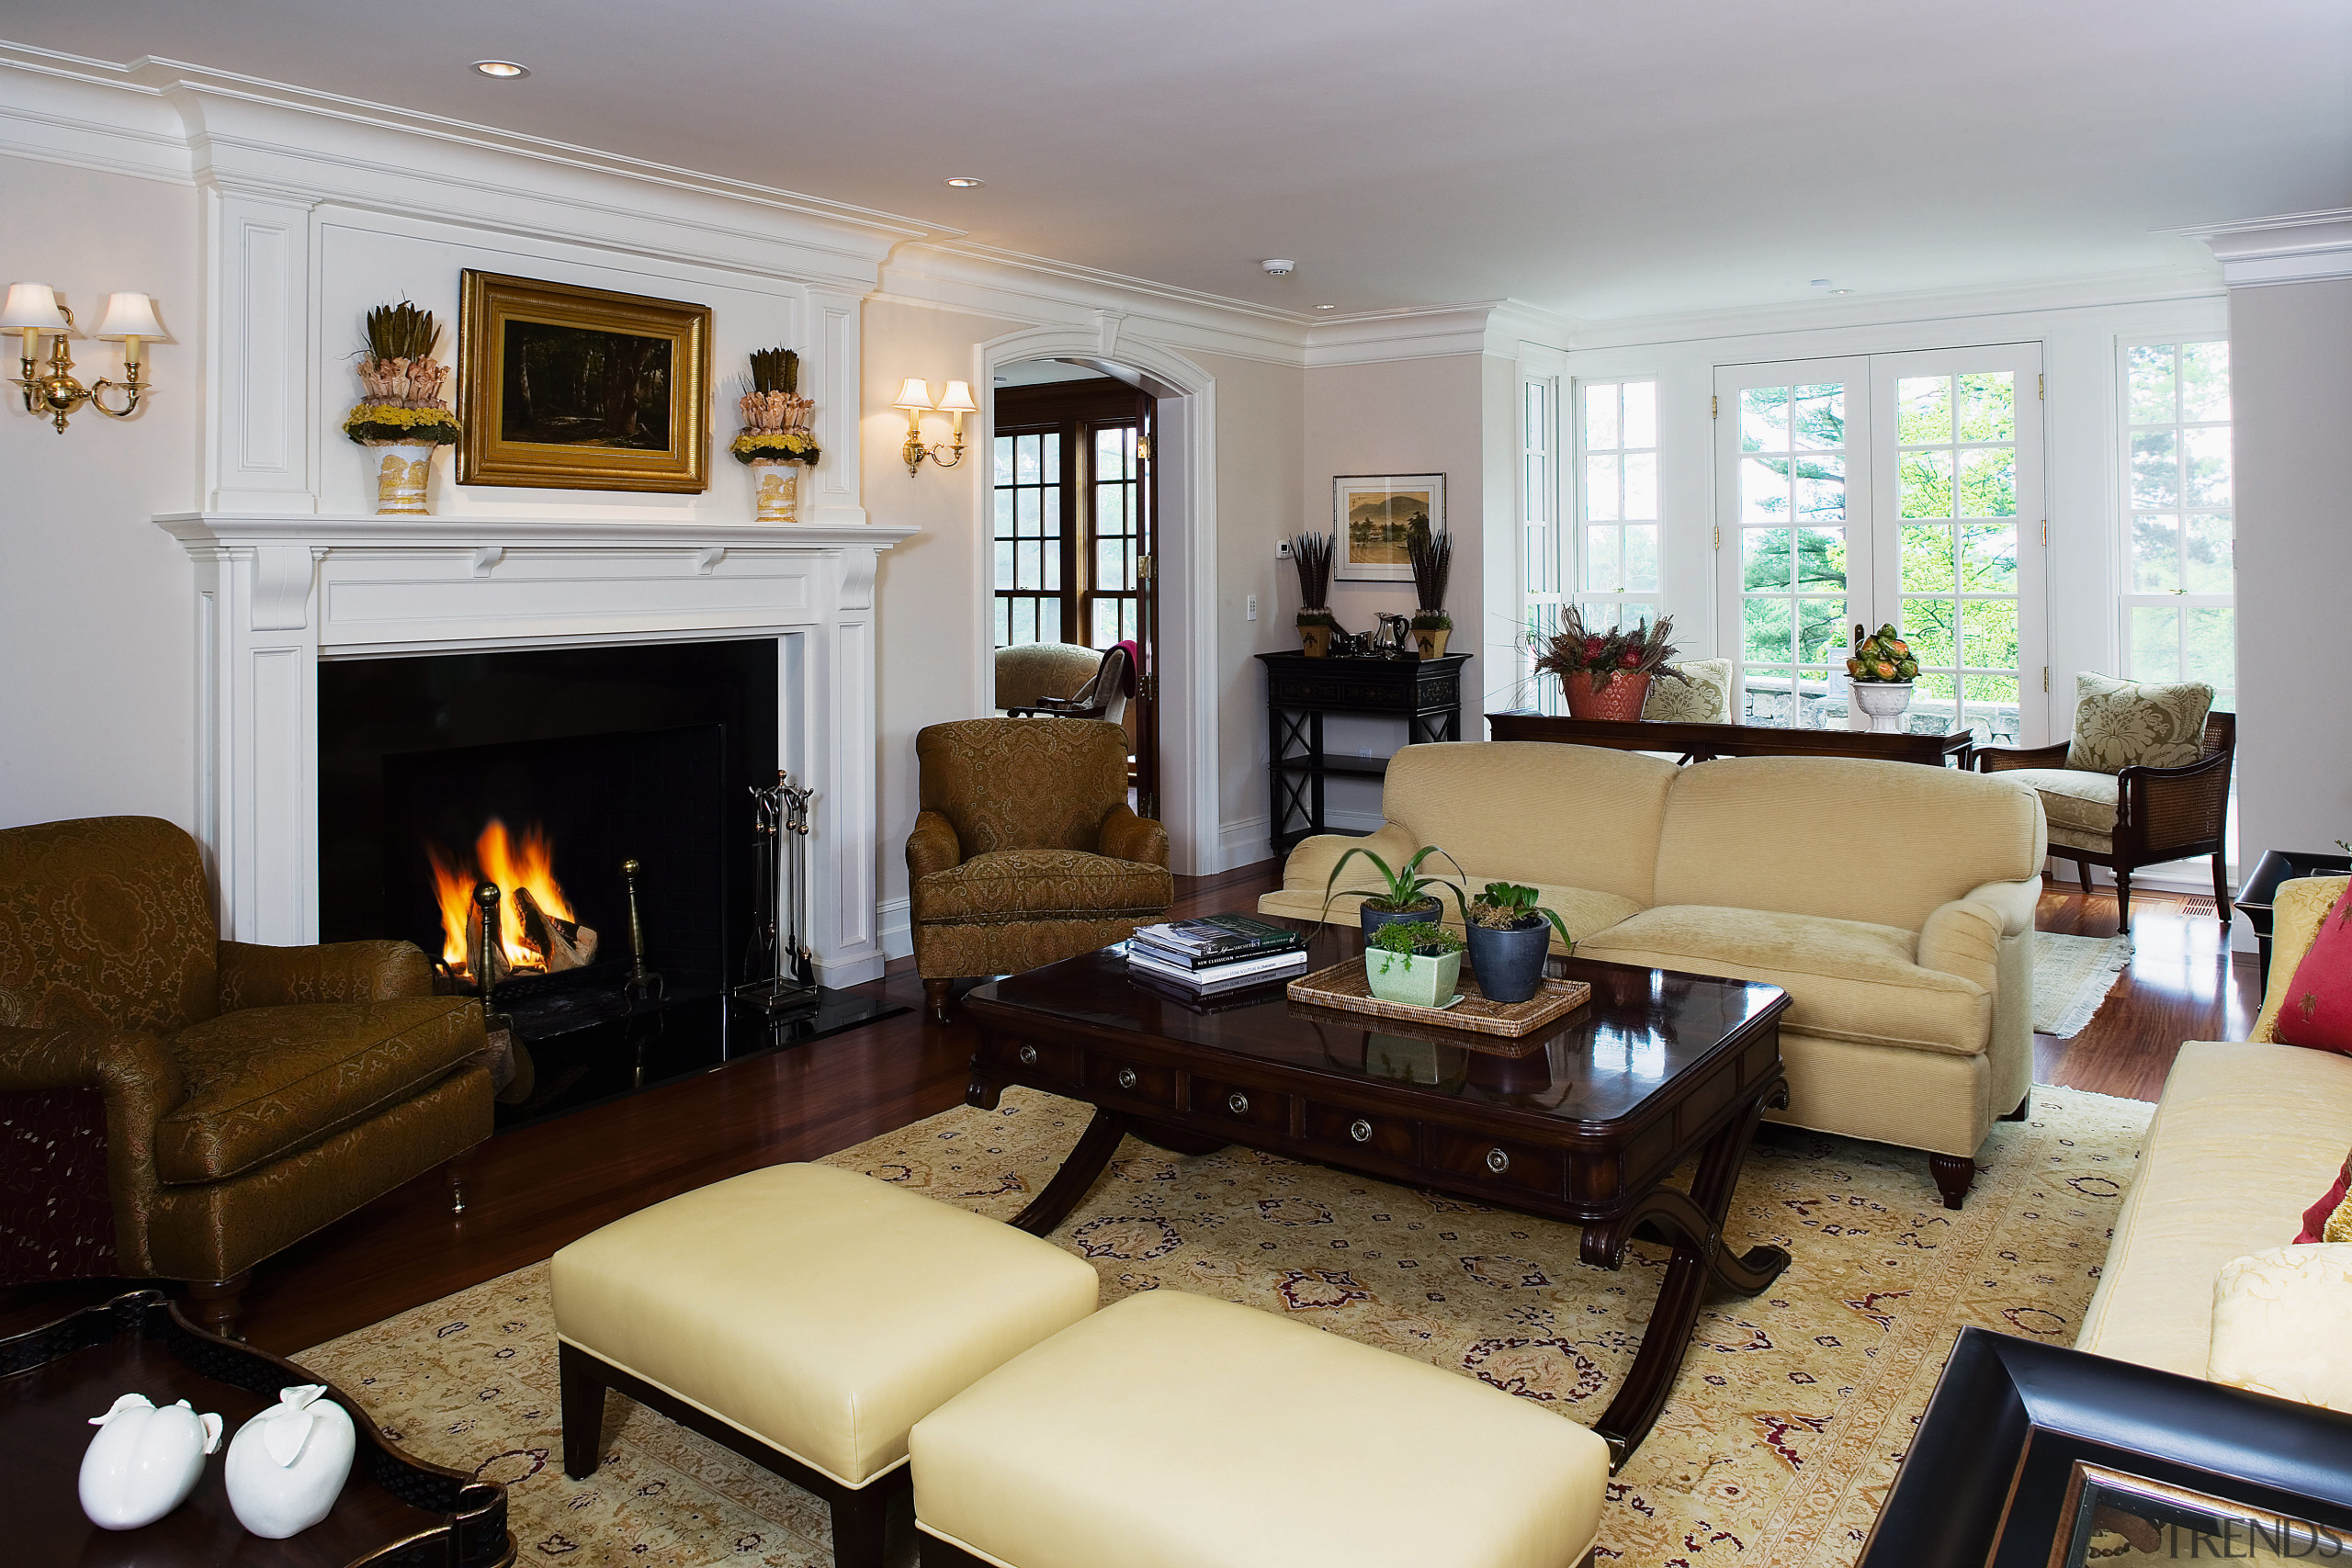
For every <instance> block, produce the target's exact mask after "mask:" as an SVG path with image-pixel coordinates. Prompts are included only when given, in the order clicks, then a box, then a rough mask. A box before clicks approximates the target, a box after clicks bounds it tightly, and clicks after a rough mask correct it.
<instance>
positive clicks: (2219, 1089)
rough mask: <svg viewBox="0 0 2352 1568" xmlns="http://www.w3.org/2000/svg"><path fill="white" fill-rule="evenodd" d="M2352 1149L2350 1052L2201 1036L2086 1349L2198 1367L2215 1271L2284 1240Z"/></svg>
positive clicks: (2182, 1066)
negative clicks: (2342, 1053) (2347, 1054)
mask: <svg viewBox="0 0 2352 1568" xmlns="http://www.w3.org/2000/svg"><path fill="white" fill-rule="evenodd" d="M2346 1148H2352V1057H2345V1056H2338V1055H2333V1054H2331V1053H2328V1052H2324V1051H2301V1050H2297V1049H2296V1048H2295V1047H2293V1046H2291V1045H2275V1044H2265V1043H2252V1042H2247V1041H2191V1042H2189V1043H2187V1044H2185V1045H2183V1046H2182V1047H2181V1048H2180V1054H2179V1055H2177V1056H2176V1057H2175V1058H2174V1059H2173V1065H2172V1072H2171V1074H2170V1076H2169V1077H2166V1078H2165V1090H2164V1098H2163V1099H2162V1100H2159V1101H2158V1102H2157V1105H2156V1114H2155V1117H2154V1120H2153V1121H2151V1122H2149V1123H2148V1135H2147V1137H2146V1139H2145V1140H2144V1141H2143V1143H2142V1144H2141V1145H2140V1168H2139V1170H2138V1172H2137V1174H2136V1175H2134V1174H2132V1173H2129V1172H2125V1171H2118V1172H2116V1173H2115V1176H2116V1179H2118V1180H2119V1181H2123V1180H2128V1181H2129V1182H2130V1183H2131V1195H2130V1196H2129V1197H2128V1198H2126V1199H2125V1200H2124V1202H2123V1211H2122V1213H2120V1214H2118V1215H2117V1216H2116V1219H2115V1240H2114V1242H2113V1244H2112V1245H2111V1246H2109V1248H2108V1253H2107V1261H2106V1263H2105V1264H2104V1265H2103V1266H2102V1271H2101V1274H2100V1278H2099V1284H2098V1294H2096V1295H2094V1296H2093V1297H2092V1298H2091V1304H2090V1308H2089V1310H2088V1312H2087V1313H2086V1314H2085V1317H2084V1320H2083V1327H2082V1332H2081V1333H2080V1334H2078V1335H2077V1336H2076V1337H2075V1348H2076V1349H2077V1350H2088V1351H2091V1352H2093V1353H2095V1354H2098V1355H2101V1356H2113V1357H2115V1358H2116V1359H2119V1360H2125V1361H2136V1362H2138V1363H2139V1364H2140V1365H2142V1366H2143V1367H2155V1368H2157V1369H2159V1370H2161V1371H2168V1372H2178V1373H2180V1374H2181V1375H2182V1376H2184V1377H2192V1378H2201V1377H2203V1376H2204V1375H2205V1371H2206V1363H2207V1359H2208V1356H2209V1352H2210V1350H2211V1324H2212V1319H2213V1280H2214V1277H2215V1276H2216V1275H2218V1274H2219V1273H2220V1272H2221V1269H2222V1265H2223V1264H2225V1263H2227V1262H2229V1261H2230V1260H2231V1259H2232V1258H2238V1257H2241V1256H2243V1255H2244V1254H2245V1250H2246V1248H2247V1247H2250V1246H2262V1245H2264V1244H2266V1243H2271V1242H2278V1241H2283V1240H2285V1239H2286V1238H2287V1237H2289V1236H2291V1235H2294V1234H2295V1232H2296V1227H2297V1226H2298V1225H2300V1224H2301V1223H2302V1213H2303V1207H2304V1205H2305V1204H2307V1203H2309V1202H2310V1201H2312V1195H2313V1194H2314V1193H2318V1192H2323V1191H2325V1190H2326V1189H2327V1184H2328V1181H2329V1179H2331V1178H2333V1177H2334V1176H2335V1170H2336V1167H2337V1164H2338V1162H2340V1161H2341V1160H2342V1159H2343V1158H2344V1151H2345V1150H2346Z"/></svg>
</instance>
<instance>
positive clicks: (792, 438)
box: [727, 348, 820, 523]
mask: <svg viewBox="0 0 2352 1568" xmlns="http://www.w3.org/2000/svg"><path fill="white" fill-rule="evenodd" d="M741 408H742V411H743V434H741V435H738V436H737V437H736V438H735V439H734V441H733V442H731V443H730V444H729V446H728V448H727V449H728V450H729V451H730V452H732V453H734V454H735V460H736V461H737V462H739V463H741V464H743V465H745V466H746V467H748V468H750V469H751V470H752V482H753V483H754V484H755V485H756V486H757V487H758V490H757V497H758V504H759V513H758V520H759V521H760V522H762V523H797V522H798V521H799V520H800V499H799V491H800V473H799V470H800V469H802V468H813V467H815V466H816V462H817V458H818V457H819V456H820V454H819V452H818V450H817V438H816V436H814V435H813V434H809V421H810V420H811V419H812V418H813V417H814V416H815V414H816V412H817V404H816V402H815V401H814V400H812V399H809V398H804V397H802V396H800V355H797V354H795V353H794V352H793V351H792V350H790V349H788V348H762V349H754V350H753V351H752V389H751V390H750V391H749V392H746V393H745V394H744V395H743V400H742V402H741Z"/></svg>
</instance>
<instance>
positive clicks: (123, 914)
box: [0, 817, 491, 1334]
mask: <svg viewBox="0 0 2352 1568" xmlns="http://www.w3.org/2000/svg"><path fill="white" fill-rule="evenodd" d="M484 1050H485V1042H484V1040H483V1036H482V1020H481V1008H480V1007H479V1006H478V1005H476V1004H475V1003H473V1002H471V1001H469V1000H468V999H466V998H460V997H436V996H435V995H434V994H433V976H432V971H431V970H430V969H429V968H428V967H427V966H426V964H425V960H424V954H423V953H419V952H418V951H417V950H416V949H415V948H414V947H413V946H411V945H410V944H409V943H407V942H338V943H335V944H334V945H332V946H324V947H258V946H254V945H252V944H250V943H246V942H222V941H220V934H219V931H218V929H217V928H216V927H215V925H214V924H213V919H212V904H211V893H210V889H209V887H208V886H207V885H206V882H205V876H204V864H203V862H202V860H201V859H200V858H199V857H198V852H197V847H196V841H195V840H193V839H191V838H189V837H188V836H187V834H186V833H184V832H182V831H181V830H180V829H177V828H175V827H174V826H172V825H171V824H170V823H168V822H160V821H157V820H155V819H154V818H149V817H99V818H89V819H87V820H84V821H76V822H49V823H43V824H41V825H40V826H38V827H30V828H11V829H6V830H5V831H0V1283H10V1284H14V1283H20V1282H25V1281H29V1280H51V1279H77V1278H93V1277H97V1278H103V1277H107V1276H111V1275H130V1276H135V1277H141V1278H161V1279H166V1280H187V1281H188V1284H189V1292H188V1293H189V1295H190V1297H191V1298H192V1300H193V1305H194V1307H195V1309H196V1313H197V1315H198V1318H199V1320H201V1321H202V1322H203V1324H204V1325H205V1326H207V1327H210V1328H212V1329H214V1330H215V1331H216V1332H220V1333H223V1334H227V1333H232V1332H233V1330H234V1327H235V1323H236V1315H237V1305H238V1300H237V1298H238V1292H240V1291H241V1290H242V1289H243V1285H244V1282H245V1280H246V1278H247V1276H248V1275H249V1273H250V1272H251V1270H252V1269H253V1267H254V1264H256V1263H258V1262H260V1261H261V1260H262V1259H264V1258H267V1257H269V1256H270V1255H271V1254H273V1253H275V1252H277V1251H279V1250H280V1249H282V1248H284V1247H287V1246H288V1245H290V1244H292V1243H293V1242H295V1241H298V1240H300V1238H301V1237H303V1236H305V1235H309V1234H310V1233H311V1232H312V1231H314V1230H317V1229H319V1228H320V1227H321V1226H322V1225H326V1224H332V1223H333V1222H334V1221H335V1220H338V1219H340V1218H342V1217H343V1216H344V1215H345V1214H347V1213H351V1211H353V1210H354V1209H356V1208H358V1207H359V1206H360V1205H361V1204H363V1203H366V1202H368V1201H371V1200H373V1199H376V1198H379V1197H380V1196H382V1195H383V1194H384V1193H387V1192H390V1190H392V1189H393V1188H395V1187H398V1186H400V1185H401V1183H402V1182H405V1181H407V1180H409V1179H411V1178H413V1177H416V1176H420V1175H422V1174H424V1172H425V1171H428V1170H430V1169H432V1168H434V1167H435V1166H438V1165H441V1164H443V1163H445V1162H446V1161H447V1160H449V1159H450V1158H452V1157H453V1156H457V1155H458V1154H460V1153H462V1152H463V1151H464V1150H466V1149H468V1148H469V1147H471V1146H472V1145H475V1144H478V1143H480V1142H481V1140H482V1139H484V1138H486V1137H488V1136H489V1135H490V1130H491V1077H490V1071H489V1069H488V1067H487V1066H484V1065H483V1064H482V1061H481V1058H482V1056H483V1054H484Z"/></svg>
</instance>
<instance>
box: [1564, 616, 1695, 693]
mask: <svg viewBox="0 0 2352 1568" xmlns="http://www.w3.org/2000/svg"><path fill="white" fill-rule="evenodd" d="M1673 630H1674V617H1673V616H1672V615H1661V616H1660V617H1658V621H1657V625H1656V626H1652V625H1651V624H1650V623H1649V622H1648V621H1646V620H1645V621H1641V622H1639V623H1637V624H1636V625H1635V626H1634V628H1633V629H1632V630H1630V631H1628V630H1626V629H1625V628H1624V627H1623V626H1617V627H1612V628H1611V629H1610V630H1608V631H1595V630H1593V629H1591V628H1590V627H1589V626H1586V625H1585V624H1584V615H1583V613H1582V611H1581V610H1579V609H1578V608H1577V606H1576V605H1574V604H1571V605H1569V606H1568V607H1567V608H1566V611H1565V612H1563V614H1562V616H1561V621H1560V629H1559V630H1558V631H1556V632H1555V633H1553V634H1552V635H1551V636H1550V637H1542V636H1537V637H1532V638H1531V639H1530V640H1531V641H1532V644H1533V646H1534V651H1535V671H1536V673H1537V674H1539V675H1550V676H1553V677H1554V678H1555V679H1556V680H1558V682H1560V693H1561V694H1562V695H1563V696H1565V697H1566V698H1567V700H1568V716H1569V717H1570V718H1608V719H1621V720H1622V719H1636V718H1639V717H1641V716H1642V703H1643V701H1644V700H1645V698H1647V697H1648V695H1649V693H1650V682H1651V681H1652V680H1653V679H1654V678H1656V677H1657V676H1659V675H1664V676H1666V677H1667V678H1668V680H1673V681H1683V682H1685V683H1688V678H1687V677H1686V676H1684V675H1683V673H1682V671H1679V670H1677V669H1676V668H1674V666H1673V665H1672V664H1670V663H1668V660H1671V659H1672V658H1673V657H1674V647H1673V645H1672V644H1670V643H1668V641H1667V640H1666V639H1667V637H1668V634H1670V633H1671V632H1672V631H1673Z"/></svg>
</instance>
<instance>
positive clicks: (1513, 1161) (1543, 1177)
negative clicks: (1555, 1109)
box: [1422, 1127, 1566, 1198]
mask: <svg viewBox="0 0 2352 1568" xmlns="http://www.w3.org/2000/svg"><path fill="white" fill-rule="evenodd" d="M1422 1147H1423V1149H1424V1151H1425V1152H1424V1155H1423V1157H1422V1163H1423V1164H1424V1165H1426V1166H1428V1167H1429V1168H1430V1169H1431V1170H1442V1171H1449V1172H1451V1173H1452V1174H1453V1175H1456V1176H1471V1177H1476V1178H1477V1179H1480V1180H1482V1181H1491V1182H1494V1183H1496V1184H1497V1185H1498V1186H1503V1187H1517V1188H1523V1189H1525V1190H1529V1191H1533V1192H1543V1193H1546V1194H1548V1195H1550V1196H1552V1197H1555V1198H1556V1197H1558V1196H1559V1195H1560V1187H1561V1182H1562V1179H1563V1177H1562V1171H1563V1168H1564V1167H1565V1165H1566V1161H1565V1160H1564V1159H1563V1158H1562V1157H1561V1156H1560V1152H1559V1151H1558V1150H1557V1149H1546V1148H1539V1147H1537V1146H1536V1145H1532V1144H1521V1143H1514V1142H1512V1141H1510V1139H1507V1138H1486V1137H1476V1136H1474V1135H1472V1134H1468V1133H1457V1132H1455V1131H1453V1129H1451V1128H1448V1127H1430V1128H1427V1129H1425V1130H1424V1131H1423V1134H1422Z"/></svg>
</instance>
